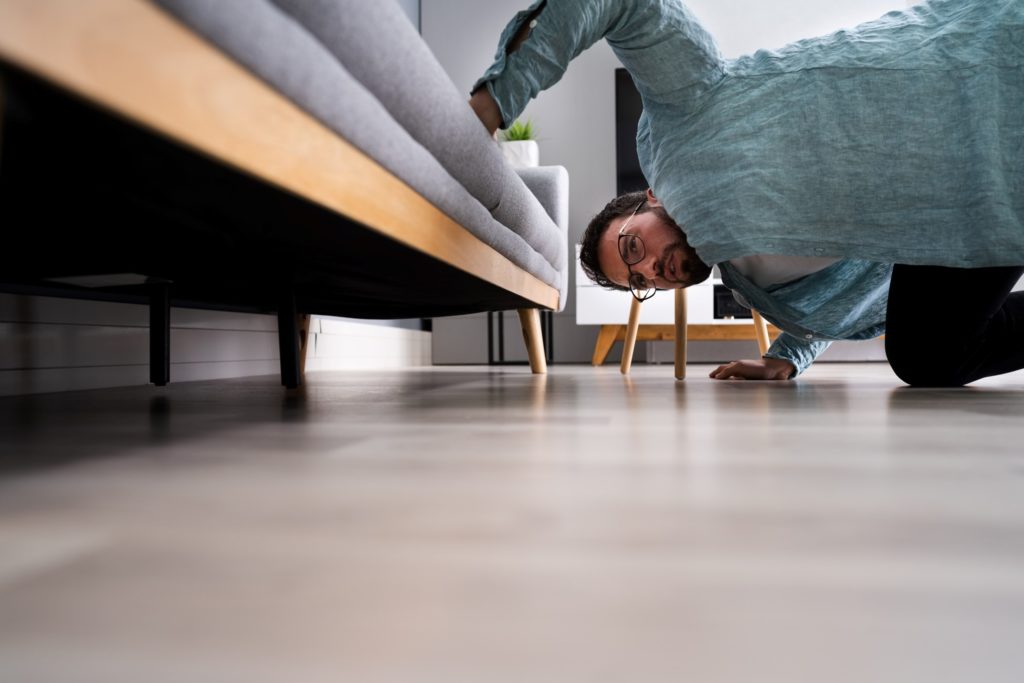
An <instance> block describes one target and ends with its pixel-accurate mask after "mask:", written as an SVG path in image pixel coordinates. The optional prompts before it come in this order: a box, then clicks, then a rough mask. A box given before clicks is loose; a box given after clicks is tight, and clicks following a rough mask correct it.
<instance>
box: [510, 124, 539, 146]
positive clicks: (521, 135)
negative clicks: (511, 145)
mask: <svg viewBox="0 0 1024 683" xmlns="http://www.w3.org/2000/svg"><path fill="white" fill-rule="evenodd" d="M502 139H503V140H505V141H506V142H513V141H516V140H536V139H537V136H536V135H535V134H534V130H533V122H532V121H529V120H527V122H526V123H523V122H522V121H520V120H519V119H516V120H515V121H513V122H512V125H511V126H509V127H508V128H507V129H506V130H505V132H504V133H503V134H502Z"/></svg>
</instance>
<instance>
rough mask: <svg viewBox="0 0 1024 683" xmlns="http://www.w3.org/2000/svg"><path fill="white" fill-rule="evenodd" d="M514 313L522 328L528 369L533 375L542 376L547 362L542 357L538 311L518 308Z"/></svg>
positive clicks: (542, 339) (546, 367) (542, 341)
mask: <svg viewBox="0 0 1024 683" xmlns="http://www.w3.org/2000/svg"><path fill="white" fill-rule="evenodd" d="M516 312H517V313H518V314H519V322H520V324H521V325H522V326H523V339H524V340H525V341H526V352H527V353H528V354H529V355H530V369H531V370H533V374H535V375H543V374H544V373H546V372H547V371H548V362H547V359H545V357H544V338H543V336H542V335H541V333H540V311H538V310H537V309H536V308H520V309H519V310H518V311H516Z"/></svg>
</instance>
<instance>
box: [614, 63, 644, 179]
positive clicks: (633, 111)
mask: <svg viewBox="0 0 1024 683" xmlns="http://www.w3.org/2000/svg"><path fill="white" fill-rule="evenodd" d="M643 109H644V107H643V104H642V103H641V101H640V93H638V92H637V90H636V86H635V85H633V78H632V76H630V75H629V72H628V71H626V70H625V69H616V70H615V172H616V191H617V193H618V194H625V193H626V192H634V191H636V190H646V189H647V187H648V184H647V180H646V179H645V178H644V174H643V173H642V172H641V171H640V160H639V159H637V156H636V126H637V123H638V122H639V121H640V112H642V111H643Z"/></svg>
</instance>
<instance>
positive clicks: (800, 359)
mask: <svg viewBox="0 0 1024 683" xmlns="http://www.w3.org/2000/svg"><path fill="white" fill-rule="evenodd" d="M831 345H832V342H830V341H808V340H806V339H800V338H799V337H794V336H793V335H791V334H789V333H787V332H783V333H782V334H780V335H779V336H778V337H777V338H776V339H775V341H774V342H772V345H771V346H770V347H769V348H768V351H767V353H765V354H764V357H765V358H778V359H781V360H788V361H789V362H790V363H792V364H793V366H794V367H796V372H794V373H793V377H791V378H790V379H793V378H794V377H797V376H799V375H800V374H801V373H803V371H804V370H806V369H807V368H809V367H811V364H812V363H813V362H814V361H815V359H816V358H817V357H818V356H820V355H821V354H823V353H824V352H825V349H827V348H828V347H829V346H831Z"/></svg>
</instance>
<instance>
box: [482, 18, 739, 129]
mask: <svg viewBox="0 0 1024 683" xmlns="http://www.w3.org/2000/svg"><path fill="white" fill-rule="evenodd" d="M531 17H534V18H533V19H531ZM528 20H529V21H530V26H531V28H530V32H529V35H528V36H527V38H526V40H525V41H524V42H523V43H522V44H521V45H520V46H519V47H518V48H517V49H516V51H515V52H512V53H511V54H508V46H509V43H510V42H511V41H512V39H513V38H514V37H515V35H516V33H518V31H519V29H520V28H521V27H522V25H523V24H524V22H526V21H528ZM602 38H605V39H606V40H607V41H608V43H609V45H611V48H612V50H613V51H614V52H615V54H616V56H617V57H618V58H619V61H621V62H622V64H623V66H625V67H626V69H627V70H628V71H629V73H630V75H631V76H632V77H633V81H634V82H635V83H636V85H637V89H638V90H639V91H640V94H641V96H642V97H643V99H644V100H645V102H655V101H658V102H667V103H675V104H679V103H685V102H690V101H692V100H693V98H694V96H695V94H699V93H700V92H706V91H707V90H708V89H710V87H711V86H712V85H714V83H716V82H717V81H718V80H720V79H721V77H722V75H723V73H724V63H723V60H722V57H721V54H720V53H719V51H718V47H717V45H716V44H715V42H714V39H713V38H712V37H711V35H710V34H709V33H707V31H705V30H704V28H703V27H702V26H701V25H700V24H699V23H698V22H697V20H696V18H695V17H694V16H693V14H692V13H691V12H690V10H689V9H687V8H686V6H685V5H683V3H681V2H679V1H678V0H538V1H537V2H535V3H533V4H532V5H531V6H530V7H529V8H528V9H526V10H523V11H522V12H519V13H518V14H516V15H515V17H513V19H512V21H511V22H509V24H508V25H507V26H506V27H505V30H504V31H502V33H501V38H500V39H499V41H498V51H497V53H496V54H495V57H494V63H493V64H491V66H490V67H489V68H488V69H487V71H486V72H484V75H483V76H482V77H481V78H480V79H478V80H477V82H476V83H475V84H474V85H473V88H472V89H471V92H472V91H476V90H477V89H479V88H480V87H482V86H486V87H487V89H488V91H489V92H490V94H491V96H493V97H494V100H495V102H497V104H498V108H499V110H500V111H501V119H502V126H503V127H507V126H508V125H509V124H511V123H512V122H513V121H514V120H515V119H516V118H517V117H518V116H519V115H520V114H521V113H522V112H523V110H524V109H525V108H526V105H527V104H528V103H529V101H530V100H531V99H532V98H534V97H536V96H537V94H538V93H540V92H541V91H542V90H546V89H547V88H550V87H551V86H552V85H554V84H555V83H557V82H558V81H559V80H560V79H561V77H562V74H564V73H565V70H566V69H567V68H568V66H569V62H571V61H572V60H573V59H575V58H576V56H578V55H579V54H580V53H581V52H583V51H584V50H585V49H587V48H588V47H590V46H591V45H593V44H594V43H596V42H597V41H598V40H600V39H602Z"/></svg>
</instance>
